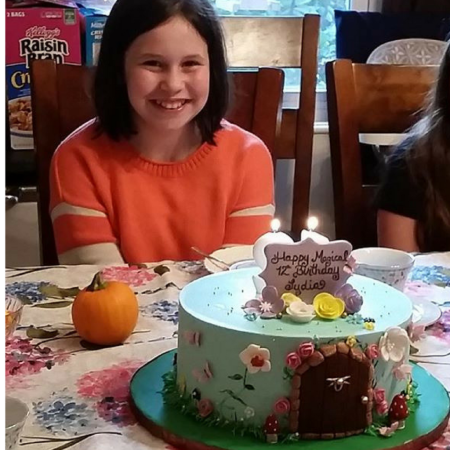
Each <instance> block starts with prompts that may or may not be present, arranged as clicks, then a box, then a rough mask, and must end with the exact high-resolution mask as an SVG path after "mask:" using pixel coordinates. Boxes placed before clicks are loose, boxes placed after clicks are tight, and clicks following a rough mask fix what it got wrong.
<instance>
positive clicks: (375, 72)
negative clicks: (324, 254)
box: [326, 60, 438, 248]
mask: <svg viewBox="0 0 450 450" xmlns="http://www.w3.org/2000/svg"><path fill="white" fill-rule="evenodd" d="M437 71H438V69H437V66H401V65H376V64H353V63H352V62H351V61H349V60H337V61H331V62H329V63H327V65H326V78H327V98H328V123H329V135H330V147H331V165H332V173H333V189H334V209H335V224H336V238H338V239H346V240H348V241H350V242H351V243H352V244H353V246H354V247H355V248H357V247H367V246H373V245H376V244H377V242H376V211H375V210H374V209H373V207H372V202H373V198H374V194H375V190H376V186H373V185H363V179H362V168H361V148H360V133H376V134H378V133H404V132H405V131H406V130H407V129H408V128H409V127H410V126H412V125H413V124H414V123H415V122H416V121H417V120H418V119H419V117H420V115H419V114H418V112H419V111H420V110H421V109H422V107H423V106H424V102H425V98H426V96H427V94H428V92H429V91H430V88H431V86H432V85H433V83H434V81H435V79H436V77H437Z"/></svg>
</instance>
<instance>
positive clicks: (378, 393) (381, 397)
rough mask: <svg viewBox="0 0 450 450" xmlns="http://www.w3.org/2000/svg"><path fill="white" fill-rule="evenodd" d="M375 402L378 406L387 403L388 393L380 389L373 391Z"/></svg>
mask: <svg viewBox="0 0 450 450" xmlns="http://www.w3.org/2000/svg"><path fill="white" fill-rule="evenodd" d="M373 400H374V401H375V403H376V404H377V405H378V404H379V403H383V402H384V401H386V391H385V390H384V389H381V388H378V389H374V391H373Z"/></svg>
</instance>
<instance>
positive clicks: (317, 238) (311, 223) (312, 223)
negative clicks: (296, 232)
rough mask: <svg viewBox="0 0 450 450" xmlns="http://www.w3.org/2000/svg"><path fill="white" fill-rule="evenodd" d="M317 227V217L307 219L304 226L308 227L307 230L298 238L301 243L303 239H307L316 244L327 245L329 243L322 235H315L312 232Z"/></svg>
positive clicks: (314, 232)
mask: <svg viewBox="0 0 450 450" xmlns="http://www.w3.org/2000/svg"><path fill="white" fill-rule="evenodd" d="M318 225H319V221H318V220H317V217H314V216H311V217H309V218H308V221H307V223H306V226H307V227H308V229H307V230H302V234H301V237H300V240H301V241H304V240H305V239H307V238H309V239H312V240H313V241H314V242H316V243H317V244H327V243H328V242H330V240H329V239H328V238H327V237H325V236H324V235H323V234H320V233H317V232H316V231H314V230H315V229H316V228H317V226H318Z"/></svg>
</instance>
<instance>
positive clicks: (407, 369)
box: [393, 364, 412, 380]
mask: <svg viewBox="0 0 450 450" xmlns="http://www.w3.org/2000/svg"><path fill="white" fill-rule="evenodd" d="M393 373H394V377H395V378H396V379H397V380H407V379H408V378H409V377H410V376H411V373H412V366H411V365H410V364H398V365H396V366H395V367H394V370H393Z"/></svg>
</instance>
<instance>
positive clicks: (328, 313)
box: [313, 292, 345, 320]
mask: <svg viewBox="0 0 450 450" xmlns="http://www.w3.org/2000/svg"><path fill="white" fill-rule="evenodd" d="M313 305H314V311H315V312H316V314H317V315H318V316H319V317H321V318H322V319H329V320H334V319H337V318H338V317H341V316H342V313H343V312H344V310H345V303H344V302H343V301H342V300H341V299H340V298H337V297H334V296H332V295H331V294H327V293H326V292H323V293H321V294H317V295H316V296H315V297H314V301H313Z"/></svg>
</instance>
